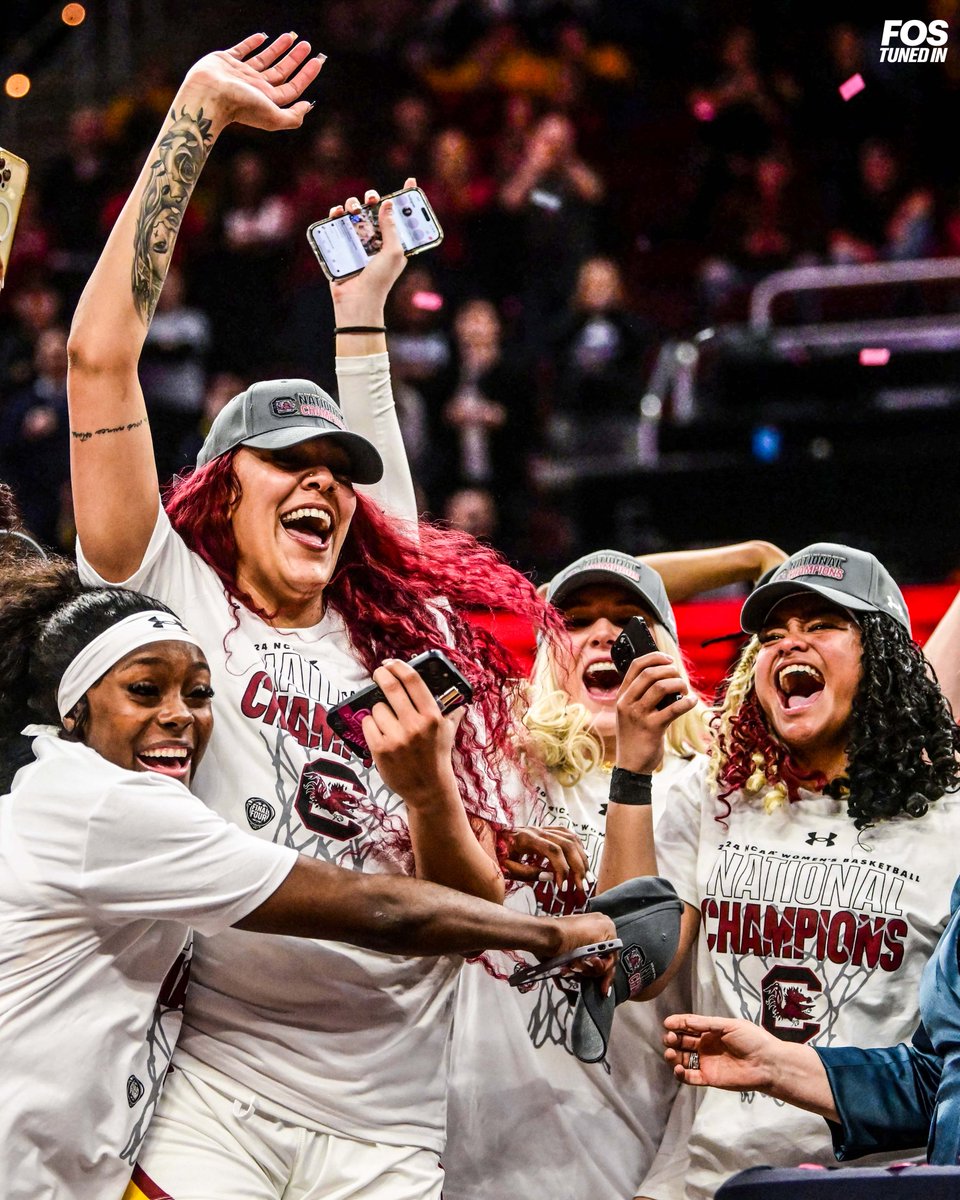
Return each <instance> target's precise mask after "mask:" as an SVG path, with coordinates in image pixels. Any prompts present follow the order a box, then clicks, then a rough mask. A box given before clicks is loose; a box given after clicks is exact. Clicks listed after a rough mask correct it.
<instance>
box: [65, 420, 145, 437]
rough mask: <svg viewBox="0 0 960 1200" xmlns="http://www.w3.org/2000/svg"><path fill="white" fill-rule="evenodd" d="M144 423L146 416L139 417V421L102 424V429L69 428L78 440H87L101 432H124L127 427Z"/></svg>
mask: <svg viewBox="0 0 960 1200" xmlns="http://www.w3.org/2000/svg"><path fill="white" fill-rule="evenodd" d="M146 423H147V419H146V417H141V418H140V420H139V421H131V422H130V423H129V424H128V425H104V427H103V428H102V429H86V430H83V429H71V430H70V436H71V437H73V438H76V439H77V441H78V442H89V441H90V439H91V438H92V437H99V436H100V434H101V433H126V431H127V430H128V429H139V428H140V426H141V425H146Z"/></svg>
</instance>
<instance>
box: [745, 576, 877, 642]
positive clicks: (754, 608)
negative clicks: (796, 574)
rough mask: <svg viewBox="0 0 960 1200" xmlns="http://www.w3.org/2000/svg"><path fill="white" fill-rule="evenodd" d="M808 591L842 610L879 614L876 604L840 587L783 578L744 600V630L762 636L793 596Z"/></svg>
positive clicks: (752, 593)
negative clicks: (766, 625) (783, 602)
mask: <svg viewBox="0 0 960 1200" xmlns="http://www.w3.org/2000/svg"><path fill="white" fill-rule="evenodd" d="M804 592H813V593H814V594H815V595H817V596H822V597H823V598H824V600H829V601H830V603H831V604H836V605H837V607H838V608H846V609H850V610H852V611H853V612H879V611H880V609H878V608H877V606H876V605H875V604H869V603H868V602H867V601H866V600H860V599H859V598H858V597H857V596H851V595H850V594H849V592H841V591H840V589H839V588H832V587H827V586H826V584H823V583H802V582H801V581H800V580H797V579H781V580H778V581H777V582H776V583H765V584H763V586H762V587H758V588H757V589H756V591H754V592H751V594H750V595H749V596H748V597H747V598H746V600H745V601H744V605H743V608H742V609H741V610H740V628H741V629H742V630H743V631H744V632H745V633H759V632H760V630H761V629H762V628H763V623H764V621H765V620H766V619H767V617H768V616H769V615H770V613H771V612H772V610H773V609H774V608H775V607H776V606H777V605H778V604H779V603H780V601H781V600H786V599H788V598H789V597H790V596H799V595H801V594H802V593H804Z"/></svg>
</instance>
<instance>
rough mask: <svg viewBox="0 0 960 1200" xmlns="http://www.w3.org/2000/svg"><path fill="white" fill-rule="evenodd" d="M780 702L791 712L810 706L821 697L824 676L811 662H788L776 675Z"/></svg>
mask: <svg viewBox="0 0 960 1200" xmlns="http://www.w3.org/2000/svg"><path fill="white" fill-rule="evenodd" d="M776 684H777V695H778V697H779V699H780V704H781V706H782V707H783V708H785V709H787V710H788V711H789V712H797V711H799V710H800V709H804V708H809V707H810V706H811V704H815V703H816V702H817V700H818V699H819V698H820V696H821V694H822V692H823V689H824V680H823V676H822V675H821V674H820V672H819V671H818V670H817V669H816V667H811V666H810V665H809V663H788V664H787V666H785V667H781V668H780V670H779V671H778V672H777V675H776Z"/></svg>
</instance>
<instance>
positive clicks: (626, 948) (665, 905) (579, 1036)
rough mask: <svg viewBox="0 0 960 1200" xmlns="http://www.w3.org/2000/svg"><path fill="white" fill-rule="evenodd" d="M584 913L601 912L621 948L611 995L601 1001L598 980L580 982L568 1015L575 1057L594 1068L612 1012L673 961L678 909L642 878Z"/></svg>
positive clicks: (660, 886)
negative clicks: (573, 1007)
mask: <svg viewBox="0 0 960 1200" xmlns="http://www.w3.org/2000/svg"><path fill="white" fill-rule="evenodd" d="M587 908H588V910H589V911H590V912H605V913H606V914H607V915H608V916H609V917H610V918H611V919H612V920H613V923H614V925H615V926H616V930H617V937H618V938H620V939H621V941H622V942H623V948H622V949H621V950H619V951H618V952H617V954H618V960H617V966H616V971H615V973H614V981H613V987H612V988H611V989H610V992H609V993H608V994H607V995H606V996H603V995H602V994H601V992H600V981H599V980H597V979H584V980H583V981H582V983H581V986H580V998H579V1000H578V1001H577V1007H576V1010H575V1012H574V1014H573V1028H572V1031H571V1032H572V1038H571V1044H572V1048H573V1052H574V1054H575V1055H576V1056H577V1058H579V1059H580V1061H581V1062H599V1061H600V1060H601V1059H602V1058H603V1057H604V1056H605V1055H606V1052H607V1044H608V1043H609V1041H610V1030H611V1029H612V1027H613V1013H614V1009H615V1008H616V1007H617V1005H618V1004H622V1003H623V1002H624V1001H625V1000H628V999H629V998H630V997H631V996H632V995H636V994H638V993H639V992H640V991H642V990H643V989H644V988H647V987H649V986H650V985H651V984H652V983H653V982H654V981H655V980H657V979H659V978H660V976H661V975H662V974H663V973H664V971H665V970H666V969H667V967H668V966H669V965H670V963H671V962H672V961H673V958H674V955H675V954H676V952H677V946H678V945H679V942H680V916H681V913H682V911H683V904H682V902H681V901H680V899H679V898H678V896H677V893H676V892H675V891H674V889H673V887H672V885H671V884H669V883H667V881H666V880H664V879H659V878H657V877H656V876H644V877H642V878H640V879H628V880H627V882H626V883H621V884H618V885H617V887H614V888H611V889H610V891H609V892H603V893H602V894H601V895H599V896H594V897H593V898H592V899H591V900H590V902H589V904H588V905H587Z"/></svg>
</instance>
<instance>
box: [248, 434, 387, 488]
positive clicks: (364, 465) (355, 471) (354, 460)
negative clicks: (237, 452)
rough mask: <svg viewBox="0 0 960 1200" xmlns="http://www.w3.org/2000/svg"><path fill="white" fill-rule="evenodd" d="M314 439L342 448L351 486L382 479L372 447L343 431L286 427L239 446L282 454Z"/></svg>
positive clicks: (376, 481)
mask: <svg viewBox="0 0 960 1200" xmlns="http://www.w3.org/2000/svg"><path fill="white" fill-rule="evenodd" d="M314 438H324V439H325V440H326V441H330V442H333V444H334V445H335V446H342V447H343V449H344V450H345V451H346V453H347V457H348V458H349V459H350V478H351V479H352V481H353V482H354V483H379V482H380V480H381V479H382V478H383V459H382V458H381V457H380V455H379V453H378V452H377V450H376V448H375V447H374V445H373V443H372V442H368V441H367V439H366V438H365V437H361V436H360V435H359V434H358V433H349V432H347V431H346V430H340V429H331V430H329V431H327V430H324V429H317V427H316V426H315V425H290V426H287V427H285V428H284V429H271V430H270V431H269V432H268V433H259V434H257V436H256V437H252V438H247V439H246V440H245V441H244V442H242V443H241V445H243V446H252V447H253V448H254V449H255V450H284V449H286V447H287V446H298V445H299V444H300V443H301V442H311V441H313V440H314Z"/></svg>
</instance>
